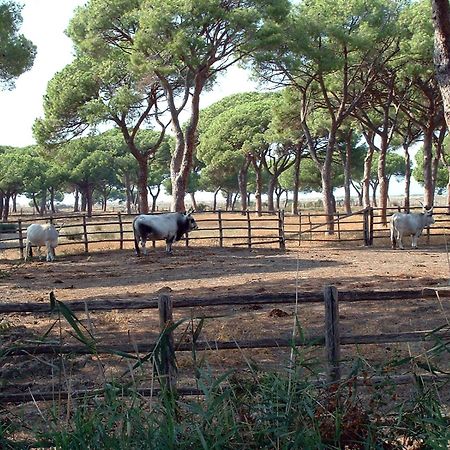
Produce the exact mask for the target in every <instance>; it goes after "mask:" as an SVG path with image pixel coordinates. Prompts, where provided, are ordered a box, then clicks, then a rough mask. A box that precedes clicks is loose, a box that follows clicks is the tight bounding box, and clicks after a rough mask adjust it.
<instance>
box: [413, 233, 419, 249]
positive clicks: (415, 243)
mask: <svg viewBox="0 0 450 450" xmlns="http://www.w3.org/2000/svg"><path fill="white" fill-rule="evenodd" d="M418 237H419V235H417V234H413V235H412V239H411V246H412V248H417V238H418Z"/></svg>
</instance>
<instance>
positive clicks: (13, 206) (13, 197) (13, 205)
mask: <svg viewBox="0 0 450 450" xmlns="http://www.w3.org/2000/svg"><path fill="white" fill-rule="evenodd" d="M11 198H12V211H13V213H16V212H17V192H14V194H13V195H12V197H11Z"/></svg>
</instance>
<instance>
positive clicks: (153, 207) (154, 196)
mask: <svg viewBox="0 0 450 450" xmlns="http://www.w3.org/2000/svg"><path fill="white" fill-rule="evenodd" d="M149 192H150V196H151V197H152V212H155V211H156V201H157V199H158V197H159V193H160V192H161V185H160V184H158V188H157V189H156V193H155V194H154V193H153V192H152V190H151V189H149Z"/></svg>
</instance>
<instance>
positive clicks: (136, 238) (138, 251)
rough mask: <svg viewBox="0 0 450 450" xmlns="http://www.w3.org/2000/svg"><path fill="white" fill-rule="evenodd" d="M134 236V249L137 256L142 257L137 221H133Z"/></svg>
mask: <svg viewBox="0 0 450 450" xmlns="http://www.w3.org/2000/svg"><path fill="white" fill-rule="evenodd" d="M133 235H134V248H135V250H136V256H141V250H140V248H139V236H138V235H137V231H136V219H134V220H133Z"/></svg>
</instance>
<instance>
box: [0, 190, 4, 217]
mask: <svg viewBox="0 0 450 450" xmlns="http://www.w3.org/2000/svg"><path fill="white" fill-rule="evenodd" d="M4 204H5V194H4V193H3V191H0V218H1V217H3V209H4Z"/></svg>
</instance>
